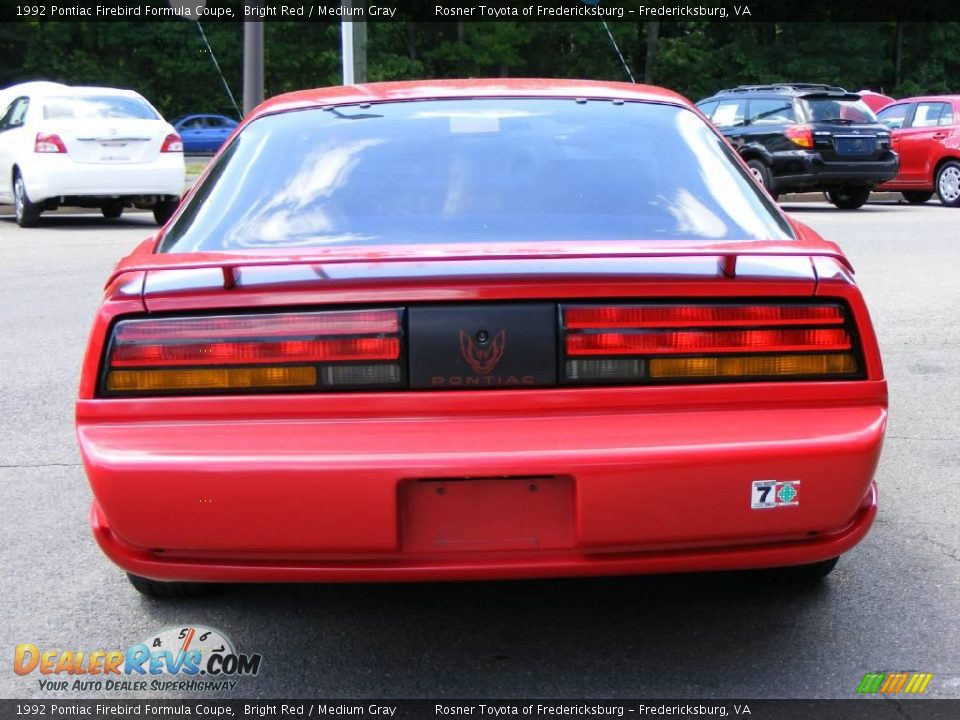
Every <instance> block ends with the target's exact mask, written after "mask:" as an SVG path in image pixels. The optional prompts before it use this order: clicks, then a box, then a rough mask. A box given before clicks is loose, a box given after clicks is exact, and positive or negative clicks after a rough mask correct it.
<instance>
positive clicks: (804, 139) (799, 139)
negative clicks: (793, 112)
mask: <svg viewBox="0 0 960 720" xmlns="http://www.w3.org/2000/svg"><path fill="white" fill-rule="evenodd" d="M783 134H784V135H786V136H787V137H788V138H789V139H790V140H792V141H793V144H794V145H799V146H800V147H802V148H812V147H813V128H812V127H810V126H809V125H789V126H787V129H786V130H784V131H783Z"/></svg>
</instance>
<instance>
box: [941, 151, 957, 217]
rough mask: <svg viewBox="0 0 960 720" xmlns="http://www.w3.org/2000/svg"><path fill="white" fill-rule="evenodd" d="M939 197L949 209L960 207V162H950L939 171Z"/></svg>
mask: <svg viewBox="0 0 960 720" xmlns="http://www.w3.org/2000/svg"><path fill="white" fill-rule="evenodd" d="M937 197H939V198H940V202H942V203H943V204H944V205H946V206H947V207H960V162H957V161H956V160H948V161H947V162H945V163H944V164H943V167H941V168H940V169H939V170H938V171H937Z"/></svg>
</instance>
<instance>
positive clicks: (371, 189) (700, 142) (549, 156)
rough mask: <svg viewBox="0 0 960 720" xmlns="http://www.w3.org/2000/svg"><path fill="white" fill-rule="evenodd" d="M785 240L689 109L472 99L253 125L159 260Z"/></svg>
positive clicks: (724, 149)
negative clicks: (435, 246) (336, 249)
mask: <svg viewBox="0 0 960 720" xmlns="http://www.w3.org/2000/svg"><path fill="white" fill-rule="evenodd" d="M792 237H793V236H792V233H791V230H790V227H789V225H788V224H787V222H786V221H785V220H784V218H783V216H782V215H781V214H780V213H779V212H778V211H777V210H776V208H775V205H773V203H772V202H771V201H770V200H769V199H768V198H767V197H766V196H765V195H764V194H763V192H762V191H761V190H760V189H759V188H758V187H757V186H756V185H755V184H754V183H753V181H752V180H751V179H750V178H749V176H748V174H747V173H746V172H745V171H743V170H742V168H741V167H740V166H739V164H738V163H737V161H736V159H735V156H734V155H733V153H732V151H731V150H730V149H729V147H728V146H727V145H726V143H724V141H723V140H722V139H721V138H720V137H718V136H717V135H716V133H715V132H714V131H713V130H711V129H710V128H709V127H708V126H707V124H706V123H704V122H703V120H701V119H700V118H699V117H698V116H697V115H696V114H695V113H694V112H692V111H691V110H689V109H687V108H682V107H677V106H673V105H667V104H655V103H638V102H626V103H620V102H619V101H618V102H611V101H599V100H591V101H576V100H573V99H569V100H558V99H549V100H541V99H470V100H434V101H415V102H393V103H379V104H372V105H362V106H340V107H335V108H325V109H319V108H318V109H307V110H299V111H292V112H284V113H278V114H275V115H268V116H265V117H262V118H260V119H258V120H256V121H254V122H253V123H251V124H250V125H249V126H247V127H246V128H245V129H244V130H243V131H242V132H241V133H240V135H239V136H238V137H237V138H236V139H235V140H234V141H233V142H232V143H231V145H230V146H229V148H227V150H226V151H225V152H224V153H223V155H222V156H221V157H220V158H219V159H218V160H217V161H216V164H215V165H214V167H212V168H211V171H210V172H209V173H208V175H207V177H206V178H205V179H204V181H203V183H202V185H201V186H200V187H199V188H198V189H197V192H196V193H194V195H193V196H192V198H191V199H190V200H189V201H188V202H187V204H186V206H185V208H184V209H183V211H182V212H181V213H180V215H179V217H178V219H177V220H176V221H175V222H174V224H173V226H172V227H171V228H170V229H169V231H168V232H167V234H166V236H165V237H164V239H163V241H162V243H161V247H160V250H161V252H191V251H201V250H202V251H211V250H212V251H217V250H221V251H238V250H245V249H255V248H274V247H289V246H304V247H310V246H321V245H361V244H364V245H373V244H376V245H384V244H393V243H444V244H448V243H456V242H481V243H482V242H497V241H557V240H575V241H591V240H682V239H694V240H696V239H710V240H757V239H764V240H770V239H790V238H792Z"/></svg>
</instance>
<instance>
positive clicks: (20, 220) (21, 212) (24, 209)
mask: <svg viewBox="0 0 960 720" xmlns="http://www.w3.org/2000/svg"><path fill="white" fill-rule="evenodd" d="M42 210H43V208H42V206H41V205H40V204H39V203H35V202H31V201H30V198H29V197H28V196H27V186H26V185H25V184H24V182H23V177H21V175H20V173H19V172H16V173H14V175H13V212H14V216H15V217H16V220H17V225H19V226H20V227H22V228H31V227H36V225H37V223H38V222H39V220H40V212H41V211H42Z"/></svg>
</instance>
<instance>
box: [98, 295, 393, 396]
mask: <svg viewBox="0 0 960 720" xmlns="http://www.w3.org/2000/svg"><path fill="white" fill-rule="evenodd" d="M400 331H401V311H400V310H398V309H391V310H369V311H368V310H346V311H332V312H310V313H290V314H286V313H283V314H280V313H274V314H263V315H221V316H216V317H192V318H159V319H152V318H151V319H143V320H122V321H120V322H119V323H117V325H116V327H115V328H114V332H113V338H112V341H111V344H110V350H109V354H108V361H107V368H106V374H105V379H104V383H103V387H104V389H105V391H106V392H107V393H108V394H114V395H117V394H127V393H140V394H143V393H146V394H153V393H158V392H202V391H245V390H258V389H259V390H267V389H270V388H275V389H296V388H300V389H303V390H310V389H314V390H319V389H324V388H326V387H330V388H334V387H344V388H350V387H361V386H362V387H373V386H378V387H393V386H397V385H399V384H400V383H402V382H403V379H404V378H403V375H404V374H403V371H402V364H401V355H402V352H403V347H402V342H401V337H400Z"/></svg>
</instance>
